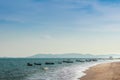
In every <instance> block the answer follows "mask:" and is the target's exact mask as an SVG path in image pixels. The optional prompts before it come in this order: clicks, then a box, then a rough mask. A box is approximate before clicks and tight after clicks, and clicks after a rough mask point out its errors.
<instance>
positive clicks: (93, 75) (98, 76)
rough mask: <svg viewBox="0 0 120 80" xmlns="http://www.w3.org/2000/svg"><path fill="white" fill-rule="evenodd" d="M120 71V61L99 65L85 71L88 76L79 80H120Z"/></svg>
mask: <svg viewBox="0 0 120 80" xmlns="http://www.w3.org/2000/svg"><path fill="white" fill-rule="evenodd" d="M119 70H120V61H119V62H110V63H102V64H98V65H95V66H92V67H90V68H89V69H88V70H86V71H84V73H85V74H86V75H85V76H82V77H81V78H79V80H120V72H119Z"/></svg>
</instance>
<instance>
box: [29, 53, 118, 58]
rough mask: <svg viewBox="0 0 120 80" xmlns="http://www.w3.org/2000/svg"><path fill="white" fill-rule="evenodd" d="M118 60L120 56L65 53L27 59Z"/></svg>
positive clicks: (39, 55)
mask: <svg viewBox="0 0 120 80" xmlns="http://www.w3.org/2000/svg"><path fill="white" fill-rule="evenodd" d="M110 56H112V57H113V58H120V54H107V55H92V54H80V53H67V54H36V55H33V56H30V57H28V58H109V57H110Z"/></svg>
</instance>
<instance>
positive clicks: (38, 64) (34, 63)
mask: <svg viewBox="0 0 120 80" xmlns="http://www.w3.org/2000/svg"><path fill="white" fill-rule="evenodd" d="M34 65H42V64H41V63H34Z"/></svg>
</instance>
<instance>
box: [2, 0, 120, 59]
mask: <svg viewBox="0 0 120 80" xmlns="http://www.w3.org/2000/svg"><path fill="white" fill-rule="evenodd" d="M119 36H120V0H0V57H26V56H31V55H35V54H37V53H44V54H47V53H54V54H59V53H83V54H86V53H91V54H95V55H96V54H120V37H119Z"/></svg>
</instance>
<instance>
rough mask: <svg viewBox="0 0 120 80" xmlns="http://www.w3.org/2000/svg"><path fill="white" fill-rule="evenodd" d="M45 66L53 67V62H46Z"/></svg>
mask: <svg viewBox="0 0 120 80" xmlns="http://www.w3.org/2000/svg"><path fill="white" fill-rule="evenodd" d="M45 64H46V65H54V64H55V63H53V62H46V63H45Z"/></svg>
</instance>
